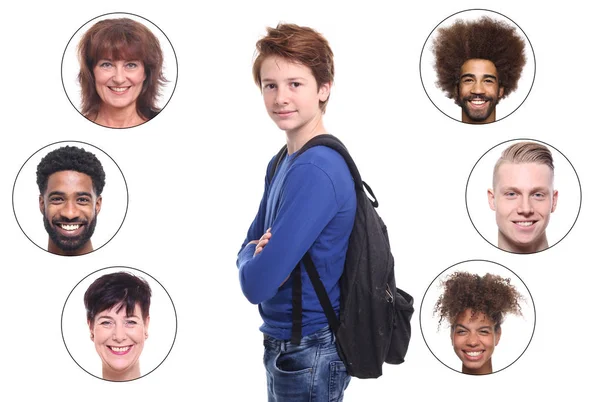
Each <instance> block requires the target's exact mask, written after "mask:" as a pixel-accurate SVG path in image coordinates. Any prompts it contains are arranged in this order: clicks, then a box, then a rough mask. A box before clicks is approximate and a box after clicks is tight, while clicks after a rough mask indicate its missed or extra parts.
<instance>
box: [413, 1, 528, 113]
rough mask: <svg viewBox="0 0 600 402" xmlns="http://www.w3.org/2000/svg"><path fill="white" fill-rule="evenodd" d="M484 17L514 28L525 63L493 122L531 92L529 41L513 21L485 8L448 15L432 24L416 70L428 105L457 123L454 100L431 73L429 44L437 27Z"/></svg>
mask: <svg viewBox="0 0 600 402" xmlns="http://www.w3.org/2000/svg"><path fill="white" fill-rule="evenodd" d="M484 16H485V17H489V18H491V19H493V20H495V21H502V22H505V23H507V24H509V25H510V26H512V27H514V28H515V29H516V33H517V34H518V35H519V36H520V37H521V38H522V39H523V41H524V43H525V57H526V60H525V65H524V66H523V70H522V71H521V77H520V79H519V81H518V83H517V87H516V88H515V89H514V90H513V91H512V93H510V94H509V95H507V96H506V97H505V98H503V99H501V100H500V101H499V102H498V105H497V106H496V120H495V121H496V122H498V121H500V120H502V119H504V118H506V117H508V116H510V115H511V114H512V113H513V112H515V111H516V110H517V109H518V108H519V107H520V106H521V105H522V104H523V103H524V102H525V100H526V99H527V97H528V96H529V93H530V92H531V89H532V87H533V82H534V81H535V72H536V60H535V53H534V51H533V47H532V46H531V43H530V42H529V38H528V37H527V35H525V32H523V30H522V29H521V27H519V25H517V24H516V23H515V22H514V21H513V20H511V19H510V18H508V17H507V16H505V15H503V14H500V13H498V12H496V11H492V10H486V9H469V10H464V11H459V12H457V13H455V14H452V15H451V16H449V17H447V18H446V19H444V20H443V21H442V22H440V23H439V24H438V25H436V27H435V28H433V30H432V31H431V33H430V34H429V36H428V37H427V39H426V40H425V43H424V45H423V48H422V50H421V57H420V62H419V71H420V74H421V83H422V85H423V89H424V90H425V94H426V95H427V97H428V98H429V100H430V101H431V103H433V105H434V106H435V107H436V108H437V109H438V110H439V111H440V112H442V113H443V114H445V115H446V116H448V117H450V118H451V119H453V120H456V121H458V122H462V121H461V113H462V109H461V107H460V106H459V105H457V104H456V103H455V102H454V99H452V98H448V97H447V96H446V94H445V92H444V91H443V90H442V89H441V88H439V87H438V86H437V85H436V82H437V80H438V77H437V73H436V71H435V57H434V54H433V41H434V39H435V38H436V37H437V35H438V29H439V28H448V27H450V26H451V25H453V24H454V23H455V22H456V21H457V20H463V21H465V22H471V21H474V20H477V19H479V18H480V17H484Z"/></svg>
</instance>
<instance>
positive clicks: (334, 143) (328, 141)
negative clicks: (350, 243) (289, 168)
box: [295, 134, 379, 208]
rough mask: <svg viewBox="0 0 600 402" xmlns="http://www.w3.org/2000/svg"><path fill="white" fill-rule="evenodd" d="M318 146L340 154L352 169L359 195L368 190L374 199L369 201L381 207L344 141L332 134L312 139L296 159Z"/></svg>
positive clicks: (298, 153)
mask: <svg viewBox="0 0 600 402" xmlns="http://www.w3.org/2000/svg"><path fill="white" fill-rule="evenodd" d="M318 145H322V146H326V147H328V148H331V149H333V150H334V151H336V152H337V153H339V154H340V155H341V156H342V157H343V158H344V161H345V162H346V165H348V169H350V174H352V178H353V179H354V186H355V188H356V192H357V193H358V194H360V193H361V192H364V191H365V189H366V191H367V192H368V193H369V195H370V196H371V198H372V199H373V200H369V201H371V204H372V205H373V207H374V208H377V207H378V206H379V202H378V201H377V198H376V197H375V194H373V190H371V187H369V185H368V184H367V183H365V182H364V181H362V178H361V176H360V172H359V171H358V168H357V167H356V164H355V163H354V160H353V159H352V157H351V156H350V153H349V152H348V149H346V147H345V146H344V144H343V143H342V141H340V140H339V139H338V138H337V137H335V136H333V135H331V134H321V135H317V136H315V137H313V138H311V139H310V140H309V141H308V142H307V143H306V144H304V146H303V147H302V148H301V149H300V150H299V151H298V152H297V153H296V156H295V157H298V156H300V155H302V153H304V152H305V151H307V150H308V149H310V148H312V147H316V146H318Z"/></svg>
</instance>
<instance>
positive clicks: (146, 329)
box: [144, 316, 150, 339]
mask: <svg viewBox="0 0 600 402" xmlns="http://www.w3.org/2000/svg"><path fill="white" fill-rule="evenodd" d="M149 325H150V316H148V317H146V319H145V320H144V336H145V337H146V339H148V326H149Z"/></svg>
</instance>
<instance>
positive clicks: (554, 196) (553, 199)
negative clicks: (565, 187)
mask: <svg viewBox="0 0 600 402" xmlns="http://www.w3.org/2000/svg"><path fill="white" fill-rule="evenodd" d="M557 200H558V190H554V192H553V193H552V210H551V211H550V212H554V210H555V209H556V201H557Z"/></svg>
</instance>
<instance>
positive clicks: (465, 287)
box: [434, 272, 524, 330]
mask: <svg viewBox="0 0 600 402" xmlns="http://www.w3.org/2000/svg"><path fill="white" fill-rule="evenodd" d="M442 285H443V287H444V293H443V294H442V295H441V296H440V297H439V299H438V300H437V302H436V303H435V307H434V314H435V313H437V314H438V315H439V316H440V320H439V322H438V328H439V325H440V324H441V323H442V320H443V319H446V320H448V322H450V324H451V325H453V324H454V322H455V321H456V319H457V318H458V316H459V315H460V314H461V313H462V312H463V311H465V310H467V309H471V311H472V314H473V315H476V314H477V313H483V314H485V315H486V316H487V317H488V318H489V319H490V320H492V321H493V322H494V323H495V327H494V330H498V328H499V327H500V325H501V324H502V322H503V320H504V315H505V314H506V313H512V314H516V315H523V314H522V313H521V306H520V304H519V301H523V300H524V298H523V296H522V295H521V294H520V293H519V292H518V291H517V289H516V288H515V287H514V285H511V284H510V278H506V279H505V278H502V277H501V276H498V275H493V274H485V275H484V276H479V275H477V274H470V273H468V272H454V273H453V274H451V275H450V276H449V277H448V278H447V279H446V280H445V281H442Z"/></svg>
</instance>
